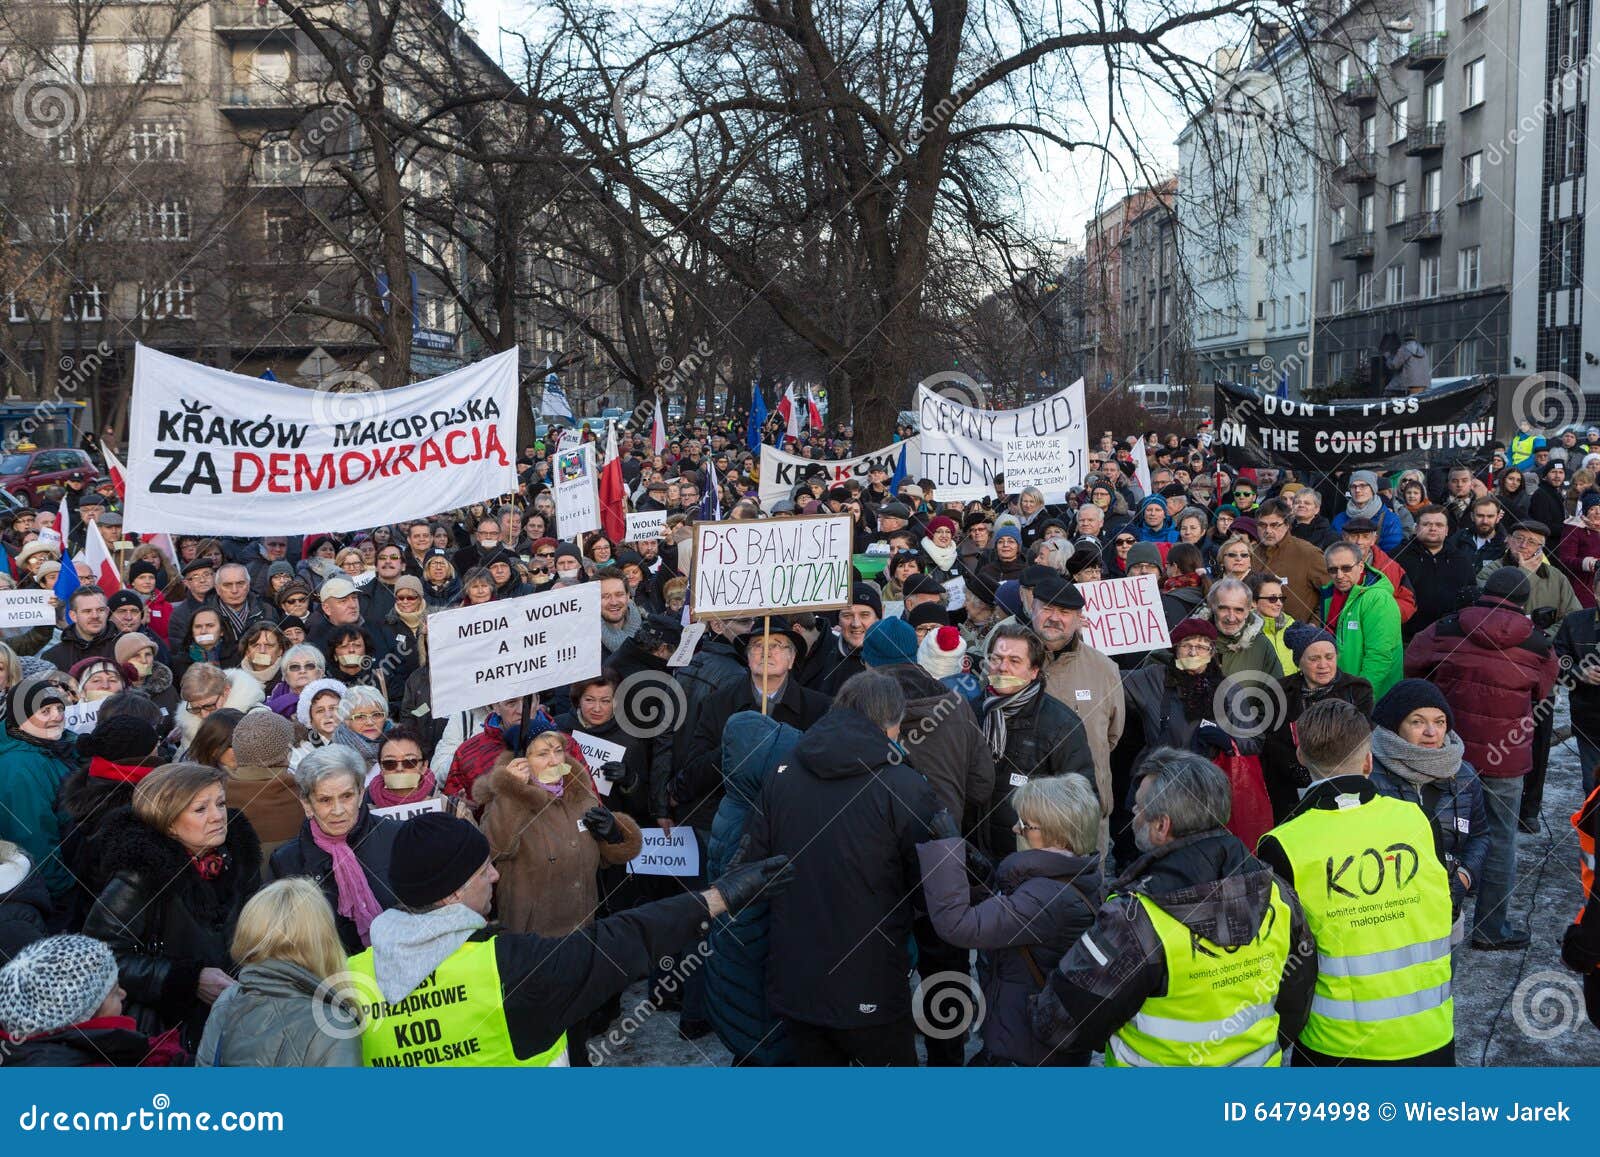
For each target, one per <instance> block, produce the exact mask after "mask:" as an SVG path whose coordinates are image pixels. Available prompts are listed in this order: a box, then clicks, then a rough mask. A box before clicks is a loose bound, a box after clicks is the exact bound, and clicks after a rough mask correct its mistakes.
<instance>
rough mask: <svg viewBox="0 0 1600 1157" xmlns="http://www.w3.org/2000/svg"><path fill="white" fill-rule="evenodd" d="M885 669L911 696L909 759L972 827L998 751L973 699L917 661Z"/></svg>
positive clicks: (905, 733)
mask: <svg viewBox="0 0 1600 1157" xmlns="http://www.w3.org/2000/svg"><path fill="white" fill-rule="evenodd" d="M882 671H883V673H884V674H886V675H892V676H894V679H895V682H897V683H898V684H899V685H900V690H901V691H902V692H903V693H904V695H905V697H906V714H905V718H904V719H902V720H901V721H900V745H901V746H902V747H904V748H905V758H906V762H908V763H910V764H911V766H912V767H914V768H915V769H916V770H917V771H918V772H920V773H921V774H922V778H923V779H925V780H927V781H928V783H929V785H930V786H932V788H933V792H934V794H935V795H937V796H938V797H939V802H940V803H941V804H942V805H943V806H944V809H945V810H946V811H948V812H949V813H950V814H951V815H952V816H954V817H955V818H956V822H958V823H962V824H965V825H971V826H964V827H963V828H962V831H970V830H972V826H976V825H977V823H978V820H979V817H980V815H981V814H982V812H983V810H984V809H985V808H987V807H988V804H989V800H990V797H991V795H992V793H993V791H994V784H995V766H994V757H993V755H992V754H991V753H990V751H989V744H988V741H987V740H985V739H984V737H983V729H982V728H981V727H980V726H979V725H978V717H977V716H976V715H975V714H974V713H973V708H972V705H971V704H970V703H968V702H967V699H966V697H965V696H964V695H962V693H961V692H959V691H955V690H952V689H951V688H949V687H947V686H945V685H944V684H943V683H942V682H940V681H939V680H938V679H935V678H934V677H933V676H932V675H930V674H928V672H926V671H924V670H923V669H922V668H921V667H919V666H917V665H916V664H914V663H894V664H892V665H890V666H888V667H884V668H882ZM1087 774H1091V775H1092V772H1089V773H1087Z"/></svg>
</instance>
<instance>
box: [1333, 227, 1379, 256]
mask: <svg viewBox="0 0 1600 1157" xmlns="http://www.w3.org/2000/svg"><path fill="white" fill-rule="evenodd" d="M1334 251H1335V252H1336V253H1337V254H1338V255H1339V257H1340V258H1342V259H1343V260H1345V261H1364V260H1366V259H1367V258H1369V257H1371V256H1372V234H1371V233H1354V234H1352V235H1351V236H1349V237H1346V238H1345V239H1344V240H1343V241H1336V242H1335V243H1334Z"/></svg>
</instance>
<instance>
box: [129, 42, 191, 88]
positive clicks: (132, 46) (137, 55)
mask: <svg viewBox="0 0 1600 1157" xmlns="http://www.w3.org/2000/svg"><path fill="white" fill-rule="evenodd" d="M127 49H128V82H129V83H130V84H138V83H140V82H141V81H142V82H145V83H148V84H182V83H183V68H182V66H181V65H180V63H179V61H178V46H177V45H176V44H162V43H161V42H160V41H151V40H133V41H129V42H128V45H127Z"/></svg>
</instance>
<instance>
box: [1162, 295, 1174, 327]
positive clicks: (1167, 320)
mask: <svg viewBox="0 0 1600 1157" xmlns="http://www.w3.org/2000/svg"><path fill="white" fill-rule="evenodd" d="M1161 324H1162V325H1171V324H1172V293H1171V292H1170V291H1169V290H1162V291H1161Z"/></svg>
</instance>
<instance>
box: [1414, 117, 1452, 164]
mask: <svg viewBox="0 0 1600 1157" xmlns="http://www.w3.org/2000/svg"><path fill="white" fill-rule="evenodd" d="M1443 148H1444V122H1443V121H1434V122H1433V123H1432V124H1429V125H1419V126H1418V127H1417V128H1414V129H1412V130H1411V131H1410V132H1408V133H1406V156H1408V157H1420V156H1422V155H1424V154H1425V153H1437V152H1439V151H1440V150H1441V149H1443Z"/></svg>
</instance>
